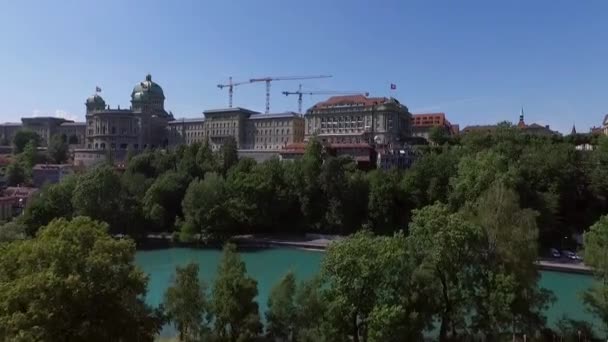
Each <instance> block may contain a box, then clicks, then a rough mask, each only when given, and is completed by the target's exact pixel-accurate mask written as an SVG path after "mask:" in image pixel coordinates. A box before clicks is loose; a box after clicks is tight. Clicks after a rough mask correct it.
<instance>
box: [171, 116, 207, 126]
mask: <svg viewBox="0 0 608 342" xmlns="http://www.w3.org/2000/svg"><path fill="white" fill-rule="evenodd" d="M204 121H205V118H204V117H200V118H181V119H175V120H172V121H169V125H171V124H180V123H186V122H204Z"/></svg>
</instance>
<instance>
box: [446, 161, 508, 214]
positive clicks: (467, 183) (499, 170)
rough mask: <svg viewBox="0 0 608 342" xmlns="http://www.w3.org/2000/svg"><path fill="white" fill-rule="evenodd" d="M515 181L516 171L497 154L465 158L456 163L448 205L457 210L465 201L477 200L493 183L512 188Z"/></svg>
mask: <svg viewBox="0 0 608 342" xmlns="http://www.w3.org/2000/svg"><path fill="white" fill-rule="evenodd" d="M516 179H517V170H516V169H514V168H513V167H511V166H510V165H509V160H508V159H507V158H505V157H504V156H503V155H501V154H499V153H497V152H494V151H491V150H490V151H484V152H479V153H477V154H475V155H469V156H465V157H463V158H462V159H461V160H460V162H459V163H458V171H457V174H456V175H455V176H454V177H453V178H452V179H451V187H452V193H451V194H450V203H451V205H452V206H453V207H454V208H459V207H461V206H462V205H463V204H464V203H466V202H467V201H468V202H473V201H475V200H477V198H479V196H481V194H482V193H483V192H484V191H486V190H487V189H489V188H490V186H491V185H492V183H493V182H494V181H500V182H503V183H505V184H508V185H510V186H514V184H516Z"/></svg>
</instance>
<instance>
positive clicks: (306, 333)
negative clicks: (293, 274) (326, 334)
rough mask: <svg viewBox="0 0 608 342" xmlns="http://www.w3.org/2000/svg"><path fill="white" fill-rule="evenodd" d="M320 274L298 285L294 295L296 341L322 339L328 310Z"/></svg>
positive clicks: (314, 341)
mask: <svg viewBox="0 0 608 342" xmlns="http://www.w3.org/2000/svg"><path fill="white" fill-rule="evenodd" d="M322 285H323V281H322V279H321V277H320V276H315V277H313V278H312V279H309V280H304V281H302V282H300V283H299V284H298V286H296V293H295V295H294V304H295V307H296V309H295V318H294V320H295V328H294V336H295V337H296V338H295V340H296V341H305V342H316V341H320V340H322V337H323V324H324V323H325V319H324V317H325V314H326V312H327V301H326V300H325V298H324V297H323V292H322Z"/></svg>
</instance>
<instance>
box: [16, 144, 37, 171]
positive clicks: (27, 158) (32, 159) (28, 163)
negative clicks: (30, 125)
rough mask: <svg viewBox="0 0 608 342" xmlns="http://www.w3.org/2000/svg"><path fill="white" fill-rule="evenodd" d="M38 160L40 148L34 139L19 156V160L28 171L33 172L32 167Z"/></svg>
mask: <svg viewBox="0 0 608 342" xmlns="http://www.w3.org/2000/svg"><path fill="white" fill-rule="evenodd" d="M38 160H39V157H38V150H37V147H36V145H35V144H34V142H33V141H30V142H28V143H27V144H26V145H25V148H24V149H23V152H21V153H20V154H19V155H18V156H17V161H18V162H19V163H21V165H22V166H23V167H24V168H25V169H26V170H27V171H28V173H31V169H32V168H33V167H34V165H36V163H37V162H38Z"/></svg>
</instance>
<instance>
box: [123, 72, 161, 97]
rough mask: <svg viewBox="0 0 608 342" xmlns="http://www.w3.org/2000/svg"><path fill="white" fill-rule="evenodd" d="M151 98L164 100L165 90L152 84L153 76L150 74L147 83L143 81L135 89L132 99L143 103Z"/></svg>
mask: <svg viewBox="0 0 608 342" xmlns="http://www.w3.org/2000/svg"><path fill="white" fill-rule="evenodd" d="M150 97H152V98H161V99H163V100H164V99H165V94H164V92H163V88H161V87H160V86H159V85H158V84H156V83H154V82H152V75H150V74H148V75H147V76H146V80H145V81H141V82H139V84H137V85H135V87H133V92H132V93H131V99H132V100H133V101H143V100H146V99H148V98H150Z"/></svg>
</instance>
